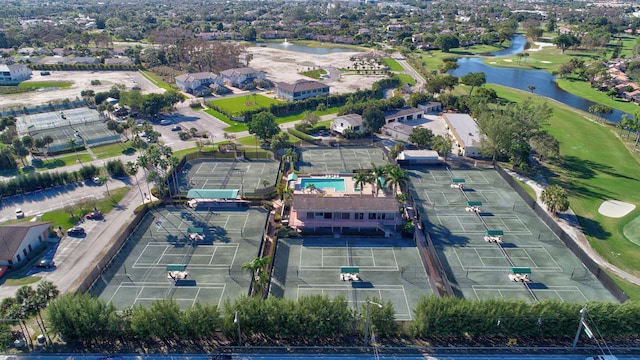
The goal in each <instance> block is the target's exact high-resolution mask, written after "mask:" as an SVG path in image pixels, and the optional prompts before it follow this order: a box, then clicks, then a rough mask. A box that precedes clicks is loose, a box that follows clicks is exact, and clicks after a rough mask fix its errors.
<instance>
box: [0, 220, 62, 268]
mask: <svg viewBox="0 0 640 360" xmlns="http://www.w3.org/2000/svg"><path fill="white" fill-rule="evenodd" d="M51 224H52V222H45V221H29V222H21V223H16V224H12V225H4V226H0V243H3V245H2V246H0V259H1V260H11V259H12V258H13V255H15V253H16V252H17V251H18V250H19V249H20V245H21V244H22V241H23V240H24V237H25V236H27V233H28V232H29V230H31V229H32V228H34V227H38V226H42V225H46V226H47V227H48V226H50V225H51Z"/></svg>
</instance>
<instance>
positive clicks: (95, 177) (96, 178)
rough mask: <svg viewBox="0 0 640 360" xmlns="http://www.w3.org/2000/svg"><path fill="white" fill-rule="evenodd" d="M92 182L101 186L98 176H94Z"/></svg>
mask: <svg viewBox="0 0 640 360" xmlns="http://www.w3.org/2000/svg"><path fill="white" fill-rule="evenodd" d="M93 182H94V183H96V184H98V185H102V181H100V176H94V177H93Z"/></svg>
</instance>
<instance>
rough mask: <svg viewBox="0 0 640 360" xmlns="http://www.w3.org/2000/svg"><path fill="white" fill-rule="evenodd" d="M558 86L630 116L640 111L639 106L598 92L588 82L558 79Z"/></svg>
mask: <svg viewBox="0 0 640 360" xmlns="http://www.w3.org/2000/svg"><path fill="white" fill-rule="evenodd" d="M556 82H557V84H558V86H560V88H561V89H562V90H564V91H567V92H570V93H572V94H575V95H578V96H581V97H583V98H585V99H587V100H591V101H593V102H596V103H600V104H603V105H607V106H611V107H612V108H614V109H618V110H620V111H624V112H628V113H630V114H633V113H636V112H638V111H640V107H638V105H637V104H635V103H631V102H628V101H622V100H621V99H617V98H613V99H612V98H610V97H608V96H607V94H606V93H605V92H602V91H598V90H596V89H594V88H592V87H591V86H589V83H588V82H586V81H572V80H567V79H557V80H556Z"/></svg>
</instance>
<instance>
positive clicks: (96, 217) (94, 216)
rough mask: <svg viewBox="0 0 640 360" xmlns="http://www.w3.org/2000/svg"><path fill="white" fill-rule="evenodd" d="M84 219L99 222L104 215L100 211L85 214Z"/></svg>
mask: <svg viewBox="0 0 640 360" xmlns="http://www.w3.org/2000/svg"><path fill="white" fill-rule="evenodd" d="M86 218H87V220H100V219H104V215H102V213H101V212H100V211H92V212H90V213H88V214H87V216H86Z"/></svg>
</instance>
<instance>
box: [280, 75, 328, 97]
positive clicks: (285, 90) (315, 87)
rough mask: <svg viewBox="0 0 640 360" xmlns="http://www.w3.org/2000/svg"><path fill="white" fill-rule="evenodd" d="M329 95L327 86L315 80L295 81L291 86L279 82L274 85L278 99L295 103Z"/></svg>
mask: <svg viewBox="0 0 640 360" xmlns="http://www.w3.org/2000/svg"><path fill="white" fill-rule="evenodd" d="M319 95H329V85H326V84H323V83H321V82H319V81H315V80H302V79H301V80H297V81H296V82H294V83H293V84H289V83H285V82H280V83H277V84H276V96H277V97H278V99H283V100H288V101H296V100H304V99H308V98H311V97H314V96H319Z"/></svg>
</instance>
